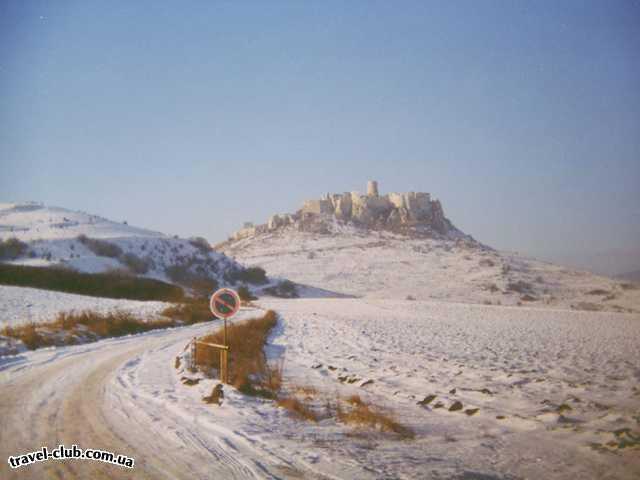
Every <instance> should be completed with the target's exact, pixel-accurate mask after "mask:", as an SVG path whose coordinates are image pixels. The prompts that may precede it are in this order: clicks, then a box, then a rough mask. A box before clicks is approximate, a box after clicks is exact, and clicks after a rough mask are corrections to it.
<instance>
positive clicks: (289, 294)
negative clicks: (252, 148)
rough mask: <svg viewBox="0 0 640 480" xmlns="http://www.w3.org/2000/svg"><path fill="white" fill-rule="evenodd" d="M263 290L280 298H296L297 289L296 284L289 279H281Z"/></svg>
mask: <svg viewBox="0 0 640 480" xmlns="http://www.w3.org/2000/svg"><path fill="white" fill-rule="evenodd" d="M264 292H265V293H267V294H269V295H273V296H274V297H280V298H298V296H299V295H298V291H297V289H296V284H295V283H293V282H292V281H291V280H283V281H281V282H280V283H278V284H277V285H275V286H273V287H268V288H265V289H264Z"/></svg>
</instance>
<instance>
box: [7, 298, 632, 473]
mask: <svg viewBox="0 0 640 480" xmlns="http://www.w3.org/2000/svg"><path fill="white" fill-rule="evenodd" d="M259 303H260V305H261V306H262V307H265V308H267V307H268V308H274V309H275V310H277V311H278V312H279V313H281V315H282V321H281V322H280V324H279V326H278V328H277V329H276V331H275V332H274V333H273V335H272V337H271V339H270V346H269V348H268V354H269V357H270V359H271V360H272V361H277V360H282V359H283V360H284V366H285V380H286V382H287V386H289V387H290V386H292V385H305V386H308V385H312V386H314V387H315V388H316V390H317V394H316V395H314V396H313V398H312V399H311V400H310V401H311V402H315V403H317V404H318V405H317V407H318V408H321V407H322V404H323V403H324V402H325V401H326V400H331V399H335V398H336V397H337V395H340V396H343V397H344V396H346V395H350V394H353V393H357V394H359V395H361V396H362V397H363V398H364V399H366V400H369V401H372V402H373V403H375V404H378V405H382V406H384V407H386V408H387V409H389V410H390V411H392V412H394V414H395V416H396V417H397V419H398V420H399V421H400V422H401V423H403V424H405V425H408V426H410V427H412V428H413V429H414V430H415V432H416V438H415V439H414V440H397V439H393V438H391V437H389V435H388V434H382V433H374V432H371V431H367V430H357V429H354V428H353V427H350V426H345V425H342V424H336V423H335V421H334V420H332V419H325V420H322V421H320V422H318V423H312V422H305V421H298V420H295V419H293V418H291V416H290V414H289V413H287V412H286V411H285V410H283V409H279V408H277V407H276V406H275V405H274V404H273V403H272V402H270V401H264V400H259V399H254V398H250V397H245V396H242V395H239V394H238V393H237V392H235V391H234V390H233V389H232V388H230V387H226V388H225V400H224V403H223V405H222V406H220V407H218V406H212V405H207V404H205V403H203V401H202V397H203V396H204V395H208V394H209V393H210V391H211V388H212V386H213V385H214V384H215V382H214V381H204V382H201V383H200V384H199V385H197V386H193V387H188V386H185V385H183V384H182V383H181V382H180V377H181V375H182V373H179V372H178V371H177V370H176V369H175V368H174V361H175V357H176V356H177V355H180V354H181V352H182V351H183V349H184V347H185V345H186V344H187V342H188V341H189V339H190V338H192V337H193V336H196V335H202V334H204V333H205V332H208V331H211V330H212V329H213V328H214V326H215V324H213V325H212V324H204V325H202V324H201V325H195V326H191V327H185V328H179V329H172V330H165V331H158V332H151V333H148V334H143V335H138V336H133V337H127V338H121V339H112V340H104V341H101V342H97V343H94V344H88V345H81V346H73V347H65V348H58V349H45V350H41V351H36V352H29V353H25V354H22V355H20V356H18V357H4V358H3V359H0V409H1V411H0V414H1V415H2V418H3V419H4V420H3V422H4V424H3V429H2V431H1V432H0V454H1V455H3V456H5V458H6V456H8V455H10V454H15V453H17V452H21V451H30V450H34V449H36V448H39V447H40V446H41V445H56V444H57V443H58V442H64V443H67V444H71V443H79V444H81V446H84V447H90V446H94V447H95V446H98V445H99V446H100V447H101V448H106V449H111V450H113V451H117V452H121V453H124V454H126V455H130V456H133V457H134V458H135V459H136V470H135V473H136V475H135V476H136V478H210V479H219V478H312V479H313V478H318V479H319V478H333V479H335V478H340V479H381V478H434V479H451V478H453V479H466V480H469V479H475V480H479V479H482V480H498V479H500V480H506V479H524V478H531V479H538V478H540V479H543V478H544V479H572V480H573V479H576V478H580V479H601V478H604V479H607V478H609V479H632V478H633V479H635V478H638V475H640V456H639V455H638V450H637V447H636V449H632V448H628V449H625V450H617V449H614V448H613V447H607V448H605V447H603V445H605V444H607V443H609V442H616V441H618V440H619V437H617V436H616V435H615V434H614V433H613V432H614V431H620V429H625V428H629V429H630V430H629V431H630V432H632V433H633V432H635V434H637V433H638V430H640V391H639V390H638V383H639V380H640V340H639V339H640V317H638V316H637V315H635V316H634V315H625V314H613V313H587V312H569V311H556V310H551V309H533V308H524V307H520V308H509V307H490V306H474V305H460V304H458V305H456V304H448V303H438V302H411V301H390V300H369V299H305V300H262V301H260V302H259ZM260 313H261V312H260V311H259V310H243V311H242V312H241V314H240V315H239V320H241V319H243V318H248V317H251V316H257V315H259V314H260ZM340 378H342V379H343V381H340ZM369 380H373V382H369V383H367V384H366V385H365V382H367V381H369ZM350 381H352V382H353V383H349V382H350ZM454 389H455V391H454ZM427 395H436V398H435V399H434V400H433V401H432V402H431V403H430V404H428V405H424V406H423V405H419V404H418V402H419V401H421V400H423V399H424V397H425V396H427ZM325 397H326V398H325ZM454 401H460V402H462V404H463V405H464V409H465V410H466V409H475V408H477V409H478V411H477V413H476V414H475V415H473V416H468V415H466V414H465V413H463V412H460V411H458V412H449V411H448V407H449V406H450V405H452V404H453V402H454ZM437 402H442V404H443V406H444V408H435V406H436V404H437ZM562 405H565V407H562V408H560V407H561V406H562ZM567 407H568V408H567ZM559 409H562V410H563V411H562V413H561V414H560V413H559ZM497 417H500V418H501V419H499V418H497ZM502 417H504V418H502ZM596 445H597V446H596ZM2 468H3V469H4V470H2V471H1V472H0V477H2V478H27V477H28V476H27V477H25V476H24V475H23V476H20V473H23V472H9V471H8V468H7V466H6V463H5V464H4V465H3V467H2ZM30 468H31V470H30V473H29V474H30V475H33V477H32V478H40V477H42V476H43V475H50V476H57V477H61V478H74V477H78V478H88V477H92V478H96V477H100V476H101V475H102V476H110V477H113V475H116V474H118V473H120V471H115V472H114V470H113V467H106V466H104V465H96V464H93V463H90V462H64V463H57V464H56V463H55V462H51V463H43V464H39V465H34V466H32V467H30ZM109 468H111V470H109ZM5 474H6V475H5ZM12 475H13V476H12Z"/></svg>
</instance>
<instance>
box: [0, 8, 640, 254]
mask: <svg viewBox="0 0 640 480" xmlns="http://www.w3.org/2000/svg"><path fill="white" fill-rule="evenodd" d="M0 102H1V103H0V126H1V128H0V162H1V163H0V200H2V201H19V200H39V201H43V202H45V203H46V204H51V205H58V206H64V207H67V208H72V209H80V210H85V211H90V212H92V213H98V214H101V215H104V216H107V217H109V218H112V219H116V220H124V219H126V220H128V221H129V223H131V224H137V225H140V226H144V227H149V228H153V229H156V230H161V231H165V232H167V233H171V234H173V233H176V234H180V235H184V236H188V235H202V236H205V237H207V238H209V239H210V240H212V241H217V240H221V239H224V238H226V236H227V235H228V234H230V233H231V232H232V231H233V230H234V229H236V228H237V227H238V226H240V225H241V223H242V222H243V221H245V220H253V221H260V222H262V221H264V220H266V218H267V217H268V215H270V214H271V213H275V212H284V211H294V210H295V209H296V208H298V207H299V206H300V205H301V203H302V201H303V199H305V198H313V197H317V196H319V195H321V194H323V193H325V192H328V191H330V192H340V191H350V190H364V188H365V182H366V180H368V179H370V178H371V179H377V180H378V181H379V182H380V187H381V190H382V191H383V192H387V191H406V190H418V191H429V192H431V193H432V195H433V196H435V197H436V198H439V199H441V200H442V202H443V205H444V209H445V213H446V214H447V216H449V218H451V219H452V220H453V222H454V223H455V224H456V225H458V226H459V227H460V228H461V229H463V230H464V231H466V232H468V233H471V234H472V235H474V236H475V237H476V238H478V239H479V240H481V241H483V242H485V243H488V244H490V245H492V246H495V247H498V248H503V249H510V250H517V251H520V252H526V253H529V254H532V255H536V256H539V257H542V258H554V259H558V258H568V255H570V254H572V252H573V253H580V254H582V253H583V254H586V255H588V254H591V253H596V252H603V251H607V250H610V249H618V250H620V249H621V250H626V251H628V250H633V249H636V247H640V2H638V1H631V0H628V1H624V0H617V1H598V2H594V1H568V0H563V1H560V2H558V1H535V2H532V1H529V2H521V1H511V0H504V1H468V2H464V1H454V2H448V1H444V0H443V1H437V2H428V1H416V2H410V1H398V2H391V1H384V2H374V1H362V2H356V1H338V2H329V1H322V2H312V1H291V2H278V1H276V2H265V1H255V2H216V1H187V2H176V1H157V0H154V1H140V0H136V1H87V0H82V1H55V2H52V1H43V2H40V1H22V0H3V1H2V2H0ZM638 251H640V248H639V249H638ZM563 256H564V257H563ZM638 260H639V261H638V263H640V259H638Z"/></svg>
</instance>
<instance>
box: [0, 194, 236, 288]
mask: <svg viewBox="0 0 640 480" xmlns="http://www.w3.org/2000/svg"><path fill="white" fill-rule="evenodd" d="M81 235H84V236H86V237H89V238H91V239H99V240H102V241H107V242H109V243H111V244H114V245H116V246H118V247H119V248H120V249H121V250H122V252H123V254H125V255H126V254H132V255H134V256H135V257H137V258H139V259H148V260H149V264H150V267H149V270H148V271H147V272H146V273H145V274H143V275H140V276H145V277H149V278H155V279H158V280H162V281H165V282H170V281H171V280H170V279H169V278H168V277H167V275H166V268H167V267H170V266H173V265H181V266H184V265H187V266H188V268H189V269H190V270H191V271H192V272H194V271H197V273H198V274H200V275H207V276H208V277H209V278H212V279H215V280H216V281H218V282H219V283H220V284H224V283H225V280H224V273H225V272H226V271H228V270H229V269H230V268H240V266H239V265H238V264H236V263H235V262H233V261H231V260H230V259H228V258H227V257H226V256H224V255H223V254H221V253H218V252H214V251H207V252H205V251H202V250H201V249H199V248H197V247H196V246H195V245H193V244H192V243H191V242H190V241H189V239H184V238H178V237H172V236H169V235H165V234H163V233H159V232H154V231H151V230H147V229H143V228H138V227H134V226H131V225H127V224H125V223H119V222H113V221H111V220H107V219H105V218H102V217H99V216H97V215H92V214H89V213H85V212H77V211H73V210H68V209H65V208H59V207H52V206H44V205H42V204H38V203H23V204H0V240H5V239H8V238H12V237H15V238H17V239H18V240H21V241H23V242H26V243H27V244H28V247H29V252H28V254H27V255H26V256H22V257H20V258H18V259H15V260H12V261H11V262H10V263H14V264H20V265H32V266H63V267H68V268H72V269H74V270H77V271H81V272H89V273H100V272H107V271H112V270H126V269H127V266H126V265H125V264H124V263H122V261H121V260H120V259H119V258H109V257H105V256H99V255H96V254H95V253H94V252H93V251H91V250H90V249H89V248H88V247H87V246H86V245H84V244H83V243H82V242H81V241H80V240H79V239H78V237H79V236H81Z"/></svg>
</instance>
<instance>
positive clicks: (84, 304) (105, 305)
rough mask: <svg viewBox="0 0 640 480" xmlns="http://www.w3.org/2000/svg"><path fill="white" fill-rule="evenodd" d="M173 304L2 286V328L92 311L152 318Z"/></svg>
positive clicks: (43, 321) (0, 317) (0, 288)
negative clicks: (119, 311)
mask: <svg viewBox="0 0 640 480" xmlns="http://www.w3.org/2000/svg"><path fill="white" fill-rule="evenodd" d="M169 305H171V304H170V303H165V302H141V301H137V300H120V299H111V298H100V297H88V296H84V295H74V294H70V293H61V292H54V291H51V290H40V289H36V288H23V287H9V286H5V285H0V328H2V327H6V326H10V325H11V326H16V325H20V324H25V323H32V322H33V323H45V322H50V321H53V320H55V318H56V315H57V314H58V313H60V312H70V311H76V312H79V311H81V310H93V311H96V312H100V313H106V312H109V311H113V310H123V311H127V312H131V313H135V314H136V315H139V316H140V317H141V318H145V317H151V316H154V315H155V314H157V313H158V312H160V311H161V310H163V309H165V308H166V307H168V306H169Z"/></svg>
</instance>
